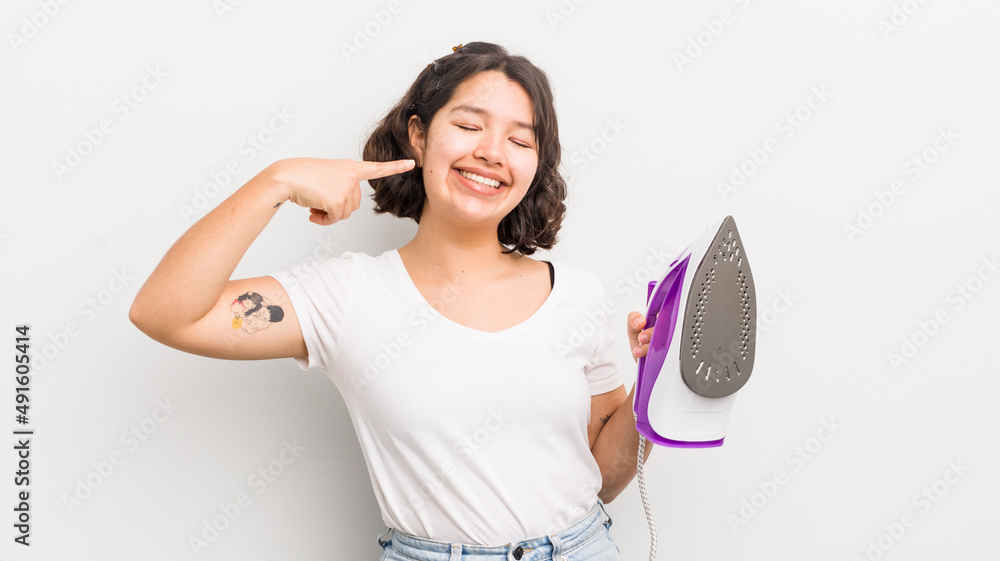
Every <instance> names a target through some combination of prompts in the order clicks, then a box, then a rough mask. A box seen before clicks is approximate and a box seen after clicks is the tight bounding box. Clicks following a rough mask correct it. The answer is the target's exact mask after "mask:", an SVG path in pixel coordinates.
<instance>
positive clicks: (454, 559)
mask: <svg viewBox="0 0 1000 561" xmlns="http://www.w3.org/2000/svg"><path fill="white" fill-rule="evenodd" d="M601 513H604V517H607V522H605V521H604V520H603V517H602V516H601ZM610 528H611V517H610V516H608V513H607V511H605V510H604V504H603V503H601V502H600V501H598V502H597V504H596V505H594V508H592V509H591V510H590V513H589V514H587V516H586V517H585V518H584V519H583V520H580V521H579V522H577V523H575V524H573V525H572V526H570V527H568V528H566V529H565V530H562V531H560V532H558V533H556V534H550V535H548V536H543V537H540V538H533V539H528V540H521V541H518V542H512V543H509V544H507V545H502V546H499V547H485V546H478V545H464V544H458V543H446V542H439V541H434V540H427V539H424V538H418V537H416V536H411V535H409V534H404V533H403V532H400V531H398V530H394V529H391V528H390V529H388V530H386V531H385V532H382V534H380V535H379V537H378V544H379V545H380V546H382V550H383V553H382V558H381V561H549V560H552V561H621V553H620V552H619V551H618V546H616V545H615V542H614V541H612V540H611V534H610V533H609V530H610ZM387 534H388V537H386V538H385V539H383V538H384V536H386V535H387Z"/></svg>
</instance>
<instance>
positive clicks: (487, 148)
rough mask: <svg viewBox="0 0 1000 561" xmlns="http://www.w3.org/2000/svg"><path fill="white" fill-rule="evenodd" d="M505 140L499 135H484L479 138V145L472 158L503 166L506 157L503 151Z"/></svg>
mask: <svg viewBox="0 0 1000 561" xmlns="http://www.w3.org/2000/svg"><path fill="white" fill-rule="evenodd" d="M503 146H504V138H503V135H501V134H499V133H484V134H482V135H480V137H479V143H478V144H477V145H476V150H475V151H474V152H473V153H472V156H473V157H474V158H477V159H481V160H483V161H485V162H488V163H489V164H503V163H504V162H505V159H506V157H505V155H504V151H503Z"/></svg>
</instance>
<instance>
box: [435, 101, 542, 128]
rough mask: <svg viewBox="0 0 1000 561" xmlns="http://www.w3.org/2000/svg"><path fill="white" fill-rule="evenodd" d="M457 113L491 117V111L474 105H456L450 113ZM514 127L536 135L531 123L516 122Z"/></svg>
mask: <svg viewBox="0 0 1000 561" xmlns="http://www.w3.org/2000/svg"><path fill="white" fill-rule="evenodd" d="M456 111H467V112H469V113H475V114H476V115H482V116H484V117H490V116H491V115H490V112H489V111H487V110H485V109H483V108H482V107H475V106H473V105H456V106H455V107H452V108H451V111H449V112H448V113H449V114H451V113H454V112H456ZM514 125H515V126H516V127H518V128H522V129H528V130H529V131H530V132H531V134H535V127H533V126H532V125H531V124H529V123H525V122H524V121H514Z"/></svg>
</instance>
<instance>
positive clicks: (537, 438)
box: [272, 250, 623, 546]
mask: <svg viewBox="0 0 1000 561" xmlns="http://www.w3.org/2000/svg"><path fill="white" fill-rule="evenodd" d="M553 266H554V269H555V285H554V287H553V289H552V291H551V293H550V295H549V297H548V299H547V300H546V301H545V302H544V303H543V304H542V306H541V307H540V308H539V309H538V310H537V311H536V312H535V314H534V315H532V316H531V317H530V318H528V319H527V320H525V321H523V322H522V323H520V324H518V325H515V326H513V327H510V328H508V329H505V330H503V331H500V332H497V333H488V332H485V331H478V330H474V329H470V328H468V327H465V326H462V325H460V324H458V323H455V322H453V321H451V320H449V319H448V318H446V317H444V316H442V315H441V314H439V313H438V312H437V311H436V310H435V309H434V308H433V306H431V305H430V304H429V302H428V300H426V299H425V298H424V297H423V296H422V295H421V293H420V291H419V290H418V289H417V287H416V286H415V285H414V284H413V281H412V280H411V279H410V276H409V274H408V273H407V271H406V268H405V267H404V266H403V262H402V260H401V259H400V257H399V253H398V252H397V251H396V250H390V251H386V252H385V253H383V254H382V255H380V256H378V257H372V256H369V255H366V254H363V253H352V252H347V253H344V254H343V255H341V256H340V257H337V258H332V259H328V260H325V261H320V262H313V263H307V264H303V265H300V266H297V267H293V268H291V269H287V270H284V271H280V272H278V273H276V274H274V275H272V276H273V277H274V278H275V279H277V280H278V282H280V283H281V285H282V286H283V287H284V289H285V291H286V292H287V293H288V296H289V298H290V300H291V303H292V306H293V307H294V309H295V313H296V315H297V316H298V319H299V324H300V325H301V328H302V336H303V338H304V339H305V344H306V348H307V350H308V352H309V357H308V358H307V359H295V360H296V362H297V363H298V364H299V366H301V367H302V368H303V369H307V368H320V369H322V370H323V371H324V372H325V373H326V374H327V375H328V376H329V377H330V378H331V379H332V380H333V382H334V383H335V384H336V386H337V388H338V389H339V391H340V392H341V394H342V395H343V397H344V401H345V403H346V404H347V408H348V410H349V412H350V415H351V419H352V421H353V423H354V428H355V430H356V431H357V435H358V440H359V442H360V445H361V450H362V451H363V453H364V456H365V462H366V463H367V466H368V473H369V475H370V476H371V481H372V486H373V488H374V491H375V496H376V497H377V498H378V504H379V507H380V509H381V511H382V519H383V521H384V522H385V524H386V525H387V526H389V527H392V528H396V529H397V530H400V531H402V532H406V533H408V534H412V535H416V536H421V537H424V538H429V539H434V540H439V541H448V542H458V543H466V544H474V545H484V546H496V545H503V544H506V543H510V542H511V541H515V540H519V539H524V538H530V537H536V536H541V535H545V534H548V533H551V532H555V531H557V530H560V529H562V528H564V527H566V526H568V525H570V524H572V523H574V522H576V521H578V520H579V519H581V518H583V516H584V515H585V514H586V513H587V512H588V511H589V510H590V509H591V508H592V507H593V506H594V505H595V504H596V503H597V493H598V492H599V491H600V489H601V474H600V470H599V469H598V466H597V462H596V461H595V460H594V457H593V454H592V453H591V451H590V446H589V442H588V439H587V425H588V423H589V421H590V396H591V395H595V394H600V393H605V392H608V391H611V390H614V389H616V388H618V387H619V386H621V385H622V383H623V380H622V376H621V374H620V372H619V370H618V366H617V364H616V363H615V361H614V358H613V356H614V352H613V341H614V336H613V335H612V333H611V331H610V330H609V329H608V326H607V321H606V320H607V314H606V313H605V312H604V309H603V305H604V298H605V296H604V288H603V286H602V284H601V282H600V279H599V278H598V277H597V275H596V274H594V273H593V272H590V271H587V270H585V269H582V268H580V267H577V266H575V265H572V264H569V263H563V262H560V261H555V262H553ZM457 297H458V294H457V292H455V291H454V290H452V289H445V290H444V291H443V292H442V293H441V294H440V299H441V300H442V301H444V302H449V301H451V299H454V298H457ZM431 303H433V301H432V302H431Z"/></svg>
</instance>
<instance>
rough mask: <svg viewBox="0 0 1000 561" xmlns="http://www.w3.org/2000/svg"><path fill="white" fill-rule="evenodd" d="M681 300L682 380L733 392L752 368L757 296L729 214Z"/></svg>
mask: <svg viewBox="0 0 1000 561" xmlns="http://www.w3.org/2000/svg"><path fill="white" fill-rule="evenodd" d="M692 258H697V256H692ZM685 304H686V305H685V306H684V307H683V310H684V327H683V331H682V333H681V336H682V337H683V339H681V348H682V351H681V357H680V361H681V377H682V378H683V380H684V383H685V384H687V386H688V388H689V389H690V390H691V391H693V392H694V393H696V394H698V395H700V396H704V397H715V398H718V397H726V396H728V395H732V394H734V393H736V392H737V391H739V389H740V388H742V387H743V386H744V384H746V383H747V381H748V380H749V379H750V373H751V372H752V371H753V362H754V354H755V353H754V349H755V343H756V339H757V296H756V293H755V291H754V285H753V275H752V274H751V273H750V263H749V261H748V260H747V257H746V252H745V251H743V242H742V240H740V234H739V231H737V229H736V222H735V221H734V220H733V217H732V216H728V217H726V219H725V220H723V222H722V226H721V227H720V228H719V231H718V232H717V233H716V235H715V238H714V239H713V240H712V243H711V245H710V246H709V247H708V249H707V250H706V251H705V255H704V256H702V260H701V263H700V264H699V265H698V269H697V270H696V271H695V273H694V275H693V277H692V280H691V287H690V290H689V292H688V297H687V302H686V303H685Z"/></svg>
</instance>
